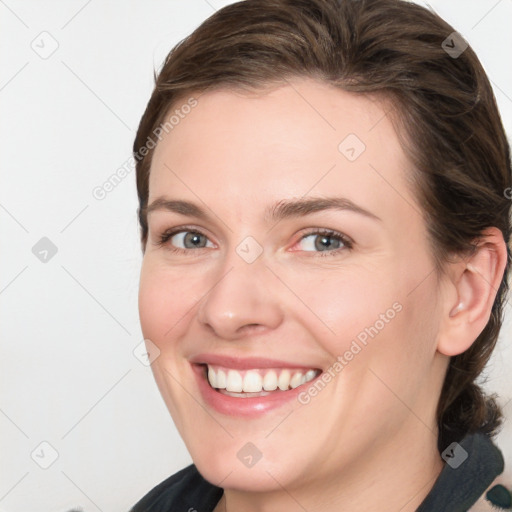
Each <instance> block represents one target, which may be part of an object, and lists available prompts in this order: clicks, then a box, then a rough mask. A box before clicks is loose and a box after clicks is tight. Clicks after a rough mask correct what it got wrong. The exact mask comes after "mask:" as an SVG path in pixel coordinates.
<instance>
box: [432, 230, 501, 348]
mask: <svg viewBox="0 0 512 512" xmlns="http://www.w3.org/2000/svg"><path fill="white" fill-rule="evenodd" d="M506 264H507V246H506V244H505V241H504V240H503V234H502V232H501V231H500V230H499V229H498V228H495V227H492V228H488V229H487V230H485V231H484V232H483V233H482V237H481V238H480V239H479V241H478V245H477V247H476V249H475V251H474V253H473V254H471V255H470V256H468V257H465V258H462V259H461V260H459V261H457V262H456V263H448V264H447V265H448V268H447V272H446V276H447V277H446V279H447V283H446V286H444V287H443V289H442V292H441V296H442V318H441V324H440V330H439V337H438V344H437V350H438V351H439V352H441V353H442V354H444V355H447V356H454V355H457V354H462V353H463V352H465V351H466V350H467V349H468V348H469V347H470V346H471V345H472V344H473V342H474V341H475V340H476V338H477V337H478V336H479V335H480V333H481V332H482V331H483V330H484V328H485V326H486V325H487V322H488V321H489V318H490V316H491V310H492V306H493V304H494V299H495V298H496V295H497V293H498V288H499V287H500V284H501V280H502V279H503V274H504V272H505V266H506Z"/></svg>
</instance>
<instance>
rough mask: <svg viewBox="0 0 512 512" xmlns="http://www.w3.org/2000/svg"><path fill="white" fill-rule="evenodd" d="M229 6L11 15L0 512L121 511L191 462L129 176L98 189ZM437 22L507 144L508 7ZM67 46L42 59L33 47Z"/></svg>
mask: <svg viewBox="0 0 512 512" xmlns="http://www.w3.org/2000/svg"><path fill="white" fill-rule="evenodd" d="M226 3H230V2H224V3H220V2H214V1H209V2H208V1H206V0H194V1H187V2H185V1H152V2H143V1H142V0H138V1H120V0H117V1H111V2H101V1H99V0H89V1H86V0H80V1H77V0H73V1H71V0H68V1H53V2H50V1H47V2H38V1H18V2H16V1H14V0H5V1H4V0H0V16H1V18H0V19H1V23H2V27H1V30H0V55H1V59H2V60H1V68H0V69H1V74H0V101H1V108H2V110H1V113H2V115H1V124H0V130H1V132H0V141H1V156H2V186H1V187H0V219H1V234H2V240H3V243H2V249H1V258H2V260H1V261H2V263H1V274H0V314H1V326H2V327H1V342H2V352H1V358H0V378H1V381H0V389H1V397H0V440H1V441H0V442H1V450H2V452H1V453H2V456H1V458H2V465H1V467H2V470H1V481H0V511H4V512H21V511H23V512H26V511H40V512H59V511H62V512H64V511H66V510H69V509H70V508H72V507H75V508H81V509H82V510H84V511H87V512H89V511H91V512H93V511H96V510H100V511H105V512H106V511H109V512H110V511H127V510H128V509H129V507H130V506H132V505H133V504H134V503H135V502H136V501H137V500H138V499H139V498H140V497H141V496H142V495H143V494H144V493H145V492H147V491H148V490H149V489H150V488H152V487H153V486H154V485H156V484H157V483H159V482H160V481H161V480H163V479H164V478H166V477H167V476H169V475H170V474H172V473H174V472H175V471H177V470H178V469H181V468H182V467H184V466H185V465H188V464H189V463H190V462H191V459H190V457H189V455H188V453H187V452H186V449H185V447H184V445H183V443H182V441H181V439H180V438H179V436H178V434H177V432H176V429H175V427H174V425H173V423H172V421H171V419H170V416H169V414H168V412H167V409H166V408H165V406H164V403H163V401H162V400H161V398H160V395H159V394H158V390H157V388H156V385H155V384H154V382H153V378H152V374H151V371H150V369H149V368H148V367H146V366H144V365H143V364H142V363H141V362H140V361H139V360H138V359H137V358H136V357H135V356H134V354H133V352H132V351H133V350H134V348H135V347H136V346H137V345H139V343H140V342H141V340H142V334H141V330H140V326H139V319H138V311H137V290H138V277H139V269H140V264H141V252H140V246H139V238H138V237H139V231H138V224H137V217H136V209H137V198H136V189H135V173H134V172H132V173H130V174H129V175H128V176H127V177H126V178H125V179H124V180H123V181H122V182H121V183H120V184H119V185H118V186H117V187H116V188H115V189H114V190H112V191H111V192H110V193H109V194H108V195H107V196H106V197H105V198H104V199H103V200H97V199H95V198H94V197H93V195H92V190H93V189H94V187H97V186H101V185H102V184H103V183H104V182H105V181H106V180H108V178H109V177H110V176H111V175H112V174H113V173H114V172H115V171H116V170H117V169H118V168H119V167H121V166H123V164H124V163H125V162H126V161H127V159H128V157H129V156H130V154H131V147H132V143H133V138H134V135H135V130H136V128H137V126H138V122H139V119H140V117H141V115H142V113H143V111H144V108H145V106H146V103H147V101H148V99H149V97H150V93H151V90H152V86H153V70H154V69H159V68H160V65H161V63H162V61H163V59H164V57H165V55H166V54H167V53H168V51H169V50H170V49H171V48H172V47H173V46H174V45H175V44H176V43H177V42H178V41H180V40H181V39H182V38H184V37H185V36H186V35H188V34H189V33H190V32H191V31H192V30H193V29H194V28H195V27H197V26H198V25H199V24H200V23H201V22H202V21H203V20H204V19H206V18H207V17H208V16H210V15H211V14H212V13H213V12H214V10H215V9H218V8H220V7H222V5H225V4H226ZM423 5H425V4H423ZM430 7H431V8H433V9H434V10H435V11H436V12H438V13H439V14H440V15H441V16H442V17H444V18H445V19H446V20H447V21H448V22H450V23H451V24H452V25H454V27H455V28H456V29H457V30H458V31H459V32H460V33H461V34H462V35H463V37H464V38H465V39H466V40H467V41H468V42H469V43H470V44H471V45H472V47H473V48H474V50H475V51H476V53H477V54H478V55H479V57H480V59H481V61H482V63H483V65H484V67H485V69H486V71H487V72H488V74H489V77H490V79H491V81H492V83H493V87H494V90H495V94H496V97H497V100H498V103H499V107H500V109H501V112H502V116H503V120H504V124H505V127H506V130H507V133H508V134H509V135H510V134H511V133H512V99H511V98H512V68H511V66H510V62H511V53H512V31H511V30H510V21H511V20H512V2H510V1H509V0H500V1H497V0H486V1H483V0H478V1H472V2H469V1H467V0H457V1H454V0H452V1H451V2H445V1H442V0H432V1H431V2H430ZM45 31H46V32H47V33H48V34H50V35H48V34H43V35H41V33H42V32H45ZM57 44H58V48H57V49H56V51H55V52H54V53H53V54H52V55H50V56H49V57H48V58H41V56H40V55H39V54H38V53H36V51H34V49H33V48H32V47H35V48H38V51H39V52H44V51H49V49H51V48H52V45H57ZM31 45H32V46H31ZM44 56H45V57H46V55H44ZM43 237H47V238H49V239H50V240H51V241H52V243H53V244H54V245H55V246H56V248H57V253H56V254H55V255H54V256H53V257H51V258H49V260H48V261H47V262H46V263H44V262H41V261H40V260H39V259H38V258H36V256H35V255H34V254H33V252H32V247H33V246H34V245H35V244H36V243H37V242H38V241H39V240H40V239H41V238H43ZM510 310H511V306H510V304H509V305H508V306H507V323H506V325H505V327H504V329H503V333H502V337H501V339H500V342H499V345H498V347H497V350H496V352H495V354H494V356H493V358H492V363H491V364H490V366H489V370H490V372H488V373H489V379H488V382H487V383H486V388H487V389H488V390H490V391H495V392H497V393H499V394H500V403H501V404H503V405H505V404H507V405H506V407H505V414H506V415H507V418H508V422H507V425H506V427H505V429H504V430H503V431H502V433H501V434H500V436H499V437H498V444H499V446H500V447H501V449H502V451H503V452H504V455H505V459H506V461H507V464H508V465H509V466H512V401H511V402H509V400H511V399H512V378H511V376H510V371H509V370H508V369H507V365H508V367H510V364H511V362H512V348H511V331H512V329H511V316H512V315H511V311H510ZM41 442H46V443H49V444H50V445H51V447H49V446H48V445H47V444H43V445H40V443H41ZM53 450H55V454H54V452H53ZM31 454H32V455H31ZM56 454H58V458H57V459H56V460H55V462H54V463H53V464H51V465H50V466H49V467H48V469H43V468H42V467H40V465H47V464H49V463H50V462H52V456H53V457H55V455H56ZM503 481H504V482H506V484H507V485H508V486H509V487H512V471H511V468H510V467H508V468H507V469H506V474H505V476H504V477H503Z"/></svg>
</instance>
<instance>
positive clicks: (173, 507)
mask: <svg viewBox="0 0 512 512" xmlns="http://www.w3.org/2000/svg"><path fill="white" fill-rule="evenodd" d="M443 458H444V460H445V461H446V464H445V466H444V468H443V470H442V471H441V473H440V474H439V476H438V478H437V480H436V481H435V483H434V485H433V487H432V489H431V490H430V492H429V494H428V495H427V496H426V498H425V499H424V500H423V502H422V503H421V505H420V506H419V507H418V508H417V509H416V512H466V511H467V510H468V509H469V508H470V507H471V506H472V505H474V504H475V503H476V502H477V501H478V499H479V498H480V497H481V496H482V494H483V493H484V492H485V491H486V489H487V488H488V487H489V485H491V483H492V482H493V480H494V479H495V478H496V477H497V476H498V475H499V474H500V473H502V472H503V468H504V461H503V456H502V454H501V452H500V450H499V449H498V448H497V447H496V446H495V445H494V444H493V443H492V441H491V439H490V438H489V437H487V436H486V435H485V434H482V433H476V434H472V435H469V436H467V437H465V438H464V439H463V440H462V441H461V442H460V443H458V446H457V445H455V446H453V447H452V448H450V447H449V449H448V450H445V451H444V452H443ZM222 493H223V490H222V489H221V488H220V487H216V486H214V485H212V484H211V483H209V482H207V481H206V480H205V479H204V478H203V477H202V476H201V475H200V473H199V472H198V471H197V468H196V467H195V465H194V464H191V465H190V466H188V467H186V468H184V469H182V470H181V471H178V472H177V473H175V474H174V475H172V476H170V477H169V478H167V479H166V480H164V481H163V482H161V483H160V484H159V485H157V486H156V487H155V488H153V489H152V490H151V491H150V492H149V493H148V494H146V496H144V497H143V498H142V499H141V500H140V501H139V502H138V503H137V504H136V505H134V507H133V508H132V509H131V510H130V512H212V511H213V509H214V508H215V506H216V505H217V503H218V501H219V500H220V498H221V496H222Z"/></svg>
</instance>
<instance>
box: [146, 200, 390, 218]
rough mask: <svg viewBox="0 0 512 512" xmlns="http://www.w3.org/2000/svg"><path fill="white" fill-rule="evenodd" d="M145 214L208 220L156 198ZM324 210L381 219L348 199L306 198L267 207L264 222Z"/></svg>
mask: <svg viewBox="0 0 512 512" xmlns="http://www.w3.org/2000/svg"><path fill="white" fill-rule="evenodd" d="M145 210H146V214H147V215H149V214H150V213H151V212H154V211H156V210H164V211H169V212H174V213H178V214H180V215H185V216H189V217H196V218H198V219H201V220H205V221H206V220H208V219H209V218H210V216H209V215H208V213H207V212H206V210H204V209H203V208H201V207H200V206H198V205H197V204H195V203H191V202H189V201H184V200H179V199H169V198H166V197H158V198H157V199H155V200H154V201H153V202H152V203H151V204H150V205H149V206H147V207H146V208H145ZM326 210H341V211H351V212H354V213H358V214H360V215H363V216H365V217H368V218H370V219H373V220H378V221H381V220H382V219H381V218H380V217H378V216H377V215H375V214H374V213H372V212H370V211H369V210H366V209H365V208H362V207H361V206H358V205H357V204H355V203H354V202H353V201H351V200H350V199H347V198H344V197H306V198H300V199H283V200H281V201H278V202H277V203H275V204H273V205H271V206H269V207H268V208H267V209H266V210H265V215H264V219H265V222H267V223H270V222H278V221H281V220H283V219H287V218H295V217H304V216H306V215H310V214H312V213H316V212H321V211H326Z"/></svg>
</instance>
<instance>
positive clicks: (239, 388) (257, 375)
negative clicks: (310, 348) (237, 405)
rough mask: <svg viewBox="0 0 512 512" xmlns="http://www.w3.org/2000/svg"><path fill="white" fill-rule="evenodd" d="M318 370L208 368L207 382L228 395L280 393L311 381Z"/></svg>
mask: <svg viewBox="0 0 512 512" xmlns="http://www.w3.org/2000/svg"><path fill="white" fill-rule="evenodd" d="M319 373H320V371H319V370H308V371H307V372H306V373H303V371H300V370H289V369H283V370H277V369H268V370H267V369H262V370H256V369H254V370H244V371H242V372H240V371H238V370H233V369H227V368H226V369H222V368H219V367H214V366H208V382H209V383H210V386H211V387H212V388H215V389H225V390H226V392H229V393H242V392H244V393H260V392H262V391H275V390H277V389H278V388H279V390H281V391H287V390H288V389H290V388H291V389H294V388H296V387H298V386H300V385H302V384H305V383H306V382H309V381H311V380H313V379H314V378H315V377H316V376H317V375H318V374H319Z"/></svg>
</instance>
